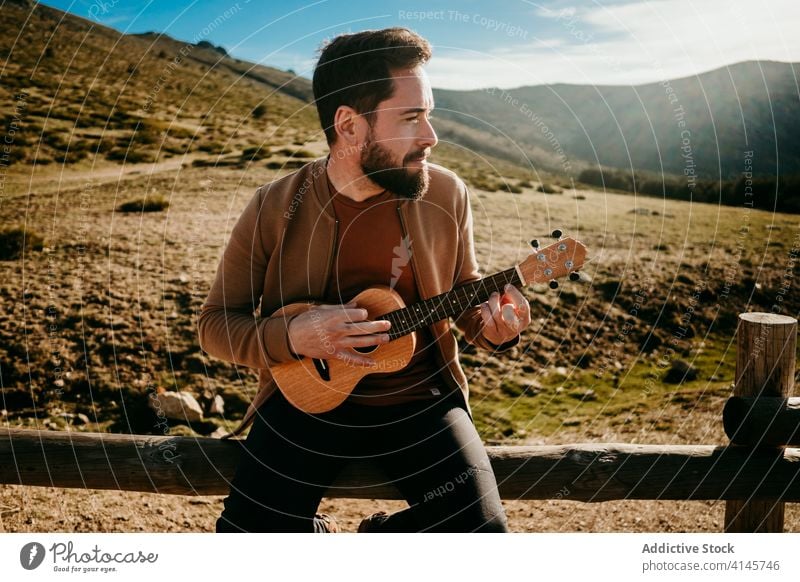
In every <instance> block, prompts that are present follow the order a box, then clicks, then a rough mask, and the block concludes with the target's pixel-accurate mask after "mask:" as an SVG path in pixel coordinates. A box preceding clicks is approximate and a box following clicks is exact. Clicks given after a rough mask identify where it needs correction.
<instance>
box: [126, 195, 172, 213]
mask: <svg viewBox="0 0 800 582" xmlns="http://www.w3.org/2000/svg"><path fill="white" fill-rule="evenodd" d="M167 208H169V200H167V199H166V198H164V197H163V196H161V195H156V196H148V197H146V198H139V199H137V200H129V201H128V202H123V203H122V204H120V205H119V206H117V212H161V211H162V210H165V209H167Z"/></svg>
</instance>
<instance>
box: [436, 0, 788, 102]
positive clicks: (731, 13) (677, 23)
mask: <svg viewBox="0 0 800 582" xmlns="http://www.w3.org/2000/svg"><path fill="white" fill-rule="evenodd" d="M754 6H756V4H755V3H751V2H739V1H736V2H734V1H731V0H703V1H700V0H695V1H691V0H646V1H644V2H628V3H619V4H607V3H606V4H604V5H601V4H599V3H593V4H592V5H590V6H581V7H575V6H572V5H564V6H563V7H560V8H553V9H544V8H542V9H539V10H537V11H535V16H536V17H538V18H546V19H547V21H548V26H547V35H548V36H547V37H546V38H532V39H530V41H531V42H529V43H526V44H522V45H517V46H515V47H513V50H509V48H508V47H506V48H505V49H502V50H500V49H498V50H492V51H490V52H484V53H475V52H472V51H468V50H457V49H449V50H447V51H443V52H440V53H437V54H436V56H435V57H434V59H433V60H432V61H431V63H430V65H429V73H430V75H431V81H432V83H433V85H434V86H435V87H443V88H458V89H468V88H479V87H487V86H498V87H504V88H508V87H516V86H520V85H534V84H541V83H555V82H570V83H589V84H638V83H646V82H653V81H658V80H661V79H665V78H676V77H684V76H689V75H693V74H697V73H700V72H704V71H707V70H711V69H715V68H718V67H721V66H724V65H728V64H732V63H735V62H739V61H746V60H777V61H790V62H792V61H800V43H797V42H795V41H794V37H795V35H796V31H797V30H800V10H797V7H796V0H775V1H774V2H769V3H766V2H765V3H759V4H758V9H756V8H754ZM554 25H555V28H554ZM464 71H469V74H468V75H465V74H464Z"/></svg>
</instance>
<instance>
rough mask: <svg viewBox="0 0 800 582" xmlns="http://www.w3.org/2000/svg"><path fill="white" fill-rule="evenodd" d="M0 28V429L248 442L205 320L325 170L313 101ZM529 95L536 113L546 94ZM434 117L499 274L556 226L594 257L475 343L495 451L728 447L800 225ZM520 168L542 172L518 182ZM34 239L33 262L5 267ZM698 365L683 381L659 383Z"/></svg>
mask: <svg viewBox="0 0 800 582" xmlns="http://www.w3.org/2000/svg"><path fill="white" fill-rule="evenodd" d="M0 14H1V15H2V18H1V19H0V30H2V32H3V34H2V36H1V37H0V58H2V59H3V68H2V73H1V74H0V98H1V99H3V100H4V103H6V109H5V127H4V130H5V134H4V135H6V136H10V137H12V138H13V139H12V140H11V141H12V143H11V144H10V145H9V148H8V150H7V159H4V164H3V165H2V172H3V174H2V176H1V177H2V180H3V181H2V186H3V190H2V197H1V198H0V225H2V227H6V226H7V225H9V226H13V225H17V224H18V225H19V227H20V229H19V230H11V231H8V232H5V233H3V234H4V236H3V238H0V250H1V251H2V257H0V301H1V302H2V305H3V307H4V310H3V313H2V314H1V315H0V387H1V389H2V405H1V406H0V408H2V409H3V410H5V411H6V412H5V415H4V419H7V420H8V422H9V423H11V424H15V425H22V426H33V425H37V424H39V423H41V422H42V420H41V419H42V418H46V419H47V420H48V423H49V424H48V426H53V427H64V426H65V424H68V423H69V422H71V421H69V420H65V418H66V417H65V415H64V413H65V412H68V413H70V414H73V413H80V414H85V415H86V416H87V417H88V419H89V421H90V423H89V424H88V425H86V424H84V425H82V427H83V428H78V430H84V429H86V428H87V427H88V428H90V429H95V430H98V429H99V430H114V431H121V432H152V431H158V430H161V429H160V427H159V426H158V425H157V424H156V423H155V422H154V415H153V412H152V411H151V410H149V409H148V408H147V406H146V402H147V397H148V394H150V392H151V390H152V389H155V388H158V387H160V388H166V389H173V390H174V389H180V390H187V391H192V392H194V393H196V394H197V395H198V396H199V397H201V400H203V402H206V403H208V402H210V399H211V398H212V397H213V396H214V395H216V394H219V395H222V396H223V397H224V399H225V402H226V416H225V417H224V418H222V417H219V416H216V417H213V418H210V419H209V420H208V421H207V422H203V423H201V424H197V425H193V426H187V425H186V424H185V423H184V424H181V423H173V425H172V426H170V427H168V430H169V431H170V433H171V434H178V433H180V432H184V433H186V434H195V433H200V434H208V433H210V432H212V431H213V430H214V429H215V428H216V427H217V426H218V425H221V424H226V423H235V421H236V419H237V418H238V417H239V416H240V415H241V413H242V412H243V410H244V407H245V406H246V403H247V399H248V397H249V396H250V395H251V394H252V391H253V389H254V387H255V377H254V374H253V372H252V371H251V370H245V369H241V368H237V367H236V366H233V365H230V364H227V363H225V362H220V361H216V360H212V359H209V358H207V357H206V356H205V355H204V354H202V352H201V350H200V348H199V346H198V343H197V337H196V319H195V318H196V314H197V310H198V307H199V305H200V304H201V303H202V301H203V299H204V298H205V295H206V293H207V290H208V287H209V285H210V283H211V280H212V278H213V274H214V270H215V269H216V265H217V261H218V257H219V253H220V251H221V249H222V246H223V244H224V241H225V240H226V236H227V235H228V233H229V232H230V229H231V227H232V225H233V222H234V221H235V219H236V217H237V216H238V214H239V213H240V212H241V209H242V208H243V206H244V204H245V203H246V201H247V200H248V199H249V198H250V197H251V196H252V193H253V191H254V189H255V188H256V187H257V186H259V185H261V184H263V183H265V182H268V181H270V180H272V179H274V178H275V177H277V176H279V175H281V174H283V173H285V172H286V171H290V170H291V169H292V168H294V167H296V166H298V165H300V164H303V163H305V162H306V160H308V159H309V158H311V157H313V156H316V155H320V154H322V153H324V152H325V146H324V143H323V141H322V135H321V131H320V130H319V128H318V122H317V117H316V112H315V111H314V109H313V107H311V106H310V105H309V102H308V100H309V93H308V82H307V81H306V80H303V79H295V78H294V76H293V75H292V74H290V73H288V72H285V71H278V70H276V69H271V68H269V67H261V66H256V65H251V64H249V63H245V62H241V61H237V60H236V59H233V58H231V57H230V56H228V55H227V54H226V53H225V50H224V48H220V47H216V46H214V45H213V44H212V43H211V42H210V41H208V40H207V39H198V40H197V42H196V43H190V44H186V43H184V42H181V41H177V40H175V39H171V38H169V37H166V36H163V35H159V34H143V35H122V34H120V33H118V32H116V31H113V30H111V29H108V28H105V27H101V26H97V25H95V24H93V23H90V22H88V21H86V20H83V19H81V18H77V17H75V16H71V15H65V14H64V13H62V12H59V11H57V10H53V9H50V8H47V7H45V6H41V5H36V6H35V7H31V6H30V5H28V4H27V3H24V2H14V3H8V2H6V3H5V4H3V5H2V8H0ZM776 70H777V69H776ZM673 87H675V88H676V91H678V90H680V91H683V93H680V95H682V97H681V99H682V100H684V99H686V97H683V96H686V95H689V93H688V92H687V91H688V90H685V89H683V88H682V85H679V84H678V83H677V82H676V83H675V84H674V85H673ZM651 89H652V91H655V90H656V89H657V90H658V91H661V92H662V93H663V91H664V88H663V87H660V86H656V88H651ZM539 90H545V89H536V91H539ZM520 91H522V93H520V96H524V97H525V99H529V100H530V102H531V104H533V103H534V102H538V101H535V100H534V99H533V97H535V96H536V95H537V93H536V92H535V91H534V89H531V91H534V92H533V93H531V94H530V95H528V94H527V93H524V90H520ZM548 91H549V90H548ZM603 91H608V92H609V95H611V94H613V93H614V91H616V89H614V90H613V91H612V88H607V89H603ZM620 91H622V92H623V93H624V90H623V89H620ZM473 93H474V94H473ZM591 95H592V93H591V92H589V93H584V97H586V99H587V100H588V101H590V102H596V99H594V100H593V99H588V96H591ZM653 95H654V96H653V98H654V99H655V95H656V94H655V93H654V94H653ZM447 97H450V98H452V99H456V97H458V99H462V100H463V102H462V101H459V100H458V99H456V102H454V103H451V104H450V107H449V108H450V109H458V108H459V107H461V108H463V110H465V111H466V110H467V106H469V107H473V106H475V103H480V104H481V107H483V108H484V109H481V110H478V111H477V112H476V114H479V115H485V116H486V119H487V120H489V121H491V118H490V117H489V116H490V115H494V116H496V117H497V121H498V123H506V124H507V125H506V126H505V127H506V129H507V133H509V135H512V133H511V132H512V131H517V130H518V131H522V130H523V129H526V127H525V124H523V123H520V122H519V121H517V122H516V123H513V120H514V119H515V118H514V117H513V116H510V117H509V116H505V117H504V116H503V113H504V112H506V110H505V109H504V107H506V106H510V103H509V104H505V105H504V104H503V102H502V101H501V102H500V103H498V101H497V99H498V96H497V95H494V96H491V95H488V94H483V93H479V92H472V93H464V94H459V95H455V93H445V92H439V94H438V96H437V101H438V103H437V106H438V108H441V109H448V104H447V99H446V98H447ZM473 97H474V98H475V100H472V98H473ZM628 98H630V97H628ZM660 98H661V99H663V100H664V101H665V102H666V99H665V95H664V94H661V95H660ZM571 99H573V103H574V106H575V108H576V109H577V108H579V106H583V107H589V106H590V105H591V103H585V102H584V100H582V99H581V98H578V97H575V98H571ZM620 99H622V98H621V97H620ZM526 102H527V101H526ZM542 103H543V104H546V103H547V102H546V100H542ZM492 104H494V106H492ZM686 105H688V103H686ZM618 106H619V107H621V105H618ZM517 107H519V105H518V106H517ZM506 113H507V112H506ZM789 113H790V116H789V117H791V115H794V113H792V112H789ZM662 114H663V112H662ZM559 115H561V116H562V117H563V115H564V114H563V111H562V112H560V113H559ZM582 115H586V116H589V114H588V112H587V113H585V114H582ZM448 116H449V117H448ZM439 117H440V120H439V121H437V128H438V129H439V131H440V135H441V136H442V137H443V143H442V144H440V145H439V146H437V148H435V150H434V160H435V161H437V162H440V163H442V164H444V165H445V166H448V167H451V168H452V169H454V170H455V171H457V172H458V173H459V174H461V175H462V176H463V177H464V178H465V179H467V180H468V181H469V182H470V184H471V185H472V193H473V198H472V202H473V207H474V209H475V216H476V225H475V239H476V241H475V242H476V248H477V250H478V253H479V258H480V261H481V264H482V265H483V267H484V270H485V271H486V272H492V271H493V270H499V269H505V268H508V267H509V266H511V265H512V264H514V263H515V262H519V261H521V260H522V259H523V258H524V256H525V254H526V253H527V250H528V247H527V242H528V240H529V239H530V238H533V237H537V236H538V237H542V236H543V235H544V234H546V233H548V232H550V231H551V230H552V229H553V228H555V227H559V228H562V229H563V230H564V231H565V232H566V233H568V234H574V235H576V236H578V237H579V238H581V239H583V240H584V241H585V242H586V243H587V244H588V245H589V246H590V248H591V254H592V257H593V262H592V263H590V265H589V266H588V267H587V274H588V281H587V284H586V285H584V286H576V285H564V286H563V287H562V288H560V289H559V290H558V291H557V292H551V291H549V290H548V289H546V288H533V289H528V290H526V293H527V295H528V297H529V298H530V300H531V307H532V310H533V313H534V323H533V325H532V327H531V328H530V329H529V330H528V331H526V333H525V336H524V341H523V343H522V345H521V347H519V348H517V349H515V350H514V351H513V352H512V353H511V354H509V355H508V356H503V357H495V356H493V355H490V354H486V353H478V352H476V351H475V350H474V349H472V348H471V347H470V346H466V345H462V348H463V354H462V356H461V357H462V361H463V363H464V365H465V366H466V367H467V368H468V371H469V375H470V381H471V385H472V387H473V394H474V398H473V407H474V410H475V411H476V421H477V423H478V425H479V429H480V430H481V434H482V435H483V436H484V438H486V439H487V440H523V439H534V440H535V439H544V438H546V439H548V441H550V442H552V441H553V440H557V439H559V438H566V437H565V435H569V436H570V437H574V436H575V435H576V431H581V434H583V438H584V439H592V438H605V437H606V436H608V435H609V434H614V435H621V438H624V439H625V440H630V438H631V437H632V435H633V436H634V437H636V435H639V436H638V437H636V438H639V437H641V438H642V440H652V439H653V438H658V435H659V434H660V433H659V431H664V432H666V433H668V434H669V435H678V436H677V437H676V438H680V439H683V440H682V441H681V442H690V441H692V440H694V441H695V442H699V441H702V442H716V441H718V440H719V439H720V438H721V428H720V426H719V420H718V414H719V405H720V403H721V402H722V400H723V399H724V397H725V395H727V393H728V391H729V387H730V382H731V381H732V369H731V361H732V356H733V354H732V351H731V344H730V340H731V338H732V336H733V333H734V330H735V321H736V314H737V313H738V312H741V311H746V310H770V309H772V306H773V305H774V304H775V301H776V299H775V298H776V297H777V296H778V294H780V292H781V289H782V288H783V287H782V286H784V285H785V284H786V283H785V281H787V280H789V281H791V280H794V279H795V274H796V271H797V264H798V263H797V261H796V258H797V254H798V250H797V249H798V241H799V240H800V239H798V236H799V235H798V233H797V221H796V218H795V217H792V216H789V215H784V214H779V213H776V214H772V213H767V212H761V211H758V210H749V209H747V208H744V207H740V208H719V207H717V206H712V205H695V204H691V203H687V202H681V201H672V200H663V199H662V200H656V199H653V198H648V199H642V198H640V197H635V196H630V195H622V194H615V193H610V192H607V191H602V190H601V189H598V188H591V187H583V186H581V185H578V186H577V187H575V188H574V187H573V183H572V181H571V179H570V178H571V177H570V176H569V175H568V172H566V173H565V172H564V168H563V167H562V168H560V166H561V164H562V162H563V158H562V157H561V154H559V153H558V152H557V151H554V150H553V147H552V144H551V143H550V142H547V141H546V142H544V143H543V142H541V140H539V141H537V140H536V139H531V144H530V145H529V146H524V147H522V148H521V150H515V149H513V147H512V146H509V142H508V140H507V138H503V137H498V136H495V137H491V136H489V137H486V136H487V134H486V133H485V131H484V130H485V127H483V126H478V125H476V124H475V123H473V124H472V125H470V124H468V123H466V122H465V121H464V119H457V118H456V114H455V113H453V112H450V113H449V114H448V113H447V112H440V113H439ZM441 117H444V119H441ZM462 117H463V115H462ZM589 117H591V116H589ZM734 117H735V116H734ZM789 117H787V119H789ZM559 119H562V118H559ZM580 119H581V120H584V118H583V117H580ZM667 119H668V118H665V119H664V123H667ZM726 119H727V118H726ZM563 120H564V123H565V124H566V122H567V118H566V117H563ZM586 121H587V123H588V121H590V120H589V119H588V118H587V119H586ZM722 121H724V120H717V119H716V117H715V122H719V123H721V122H722ZM728 121H731V120H728ZM733 121H735V120H733ZM598 123H599V122H598ZM787 124H788V122H787ZM559 125H560V121H559V122H558V123H554V124H553V128H554V132H555V128H557V127H558V126H559ZM601 125H602V124H601ZM662 125H663V124H662ZM516 126H518V127H516ZM787 126H788V127H790V124H788V125H787ZM498 127H501V126H500V125H498ZM631 127H633V126H631ZM692 127H694V126H692ZM559 131H561V130H559ZM631 131H633V130H631ZM781 131H783V129H781ZM540 133H541V130H540ZM612 133H613V132H612ZM748 135H754V134H748ZM782 135H783V133H779V137H780V136H782ZM545 139H546V138H545ZM608 139H611V137H609V138H608ZM665 139H667V137H665ZM699 139H700V138H699V137H698V140H699ZM780 139H783V138H782V137H780ZM448 140H449V143H448ZM504 140H505V141H504ZM565 143H568V142H565ZM570 143H571V142H570ZM643 143H644V142H643ZM693 143H694V142H693ZM783 143H784V142H781V144H783ZM641 147H643V148H644V147H645V145H642V146H641ZM781 147H783V145H781ZM609 148H610V149H612V150H613V149H614V147H611V146H609ZM514 151H516V152H520V151H522V153H523V154H528V153H530V154H531V155H534V158H535V159H534V163H532V164H525V163H513V159H514V156H515V155H516V154H514V155H509V152H512V153H513V152H514ZM779 151H780V152H782V151H783V150H779ZM793 151H794V152H795V153H796V149H795V150H793ZM699 153H700V150H698V155H699ZM612 154H613V152H610V151H609V152H608V153H604V155H608V156H611V155H612ZM758 155H759V156H761V155H762V154H761V150H759V154H758ZM764 155H766V154H764ZM781 155H782V157H781V160H784V159H785V158H788V159H789V160H790V161H791V156H790V155H787V156H784V155H783V154H781ZM536 156H539V157H536ZM571 156H572V154H569V156H568V159H570V160H572V159H573V158H572V157H571ZM764 159H766V158H765V157H756V158H755V160H757V162H754V164H756V163H758V164H760V163H761V160H764ZM537 160H540V161H537ZM541 160H543V161H541ZM726 160H727V158H726ZM609 161H614V160H613V158H609ZM726 163H727V161H726ZM731 163H733V162H731ZM543 167H545V168H550V169H551V170H550V171H549V172H543V171H542V168H543ZM576 168H577V164H576ZM123 208H128V209H131V208H133V209H134V211H133V212H120V210H121V209H123ZM137 208H138V209H139V210H138V211H137V210H136V209H137ZM145 209H148V210H155V211H153V212H144V210H145ZM743 225H746V226H747V228H746V229H743V228H742V227H743ZM21 232H25V233H26V234H25V236H26V242H27V243H28V246H27V248H25V249H24V250H22V249H19V248H18V249H16V251H18V252H11V251H14V249H13V248H12V247H13V243H14V241H16V242H19V240H20V238H19V237H20V236H21V235H20V233H21ZM4 245H5V246H4ZM799 301H800V299H798V297H797V294H796V293H789V294H787V295H786V297H785V301H784V302H783V303H782V307H781V309H782V313H788V314H792V315H795V316H796V315H797V313H798V311H799V308H800V302H799ZM637 305H638V307H637ZM632 311H633V312H632ZM687 314H689V319H690V321H689V322H688V327H687V323H686V317H687ZM681 329H687V330H689V331H685V332H680V333H681V337H680V338H676V334H677V333H678V332H679V330H681ZM673 340H675V341H676V342H677V344H678V345H677V349H676V350H675V352H674V354H673V355H671V356H670V357H668V358H666V359H665V352H666V349H665V346H666V345H668V344H669V345H672V344H671V342H672V341H673ZM692 367H693V368H695V371H694V373H693V374H689V376H692V378H693V379H689V376H686V378H679V379H678V380H679V382H678V383H676V384H671V383H670V382H668V381H667V380H668V379H669V378H670V377H671V376H669V375H670V374H672V375H673V376H674V374H679V373H680V370H682V369H683V370H686V371H688V370H689V369H690V368H692ZM674 370H678V371H677V372H675V371H674ZM683 380H685V381H683ZM648 382H650V383H651V384H652V385H653V388H652V389H650V390H649V391H648V392H647V393H643V391H642V386H645V385H647V383H648ZM687 423H688V424H687ZM709 427H712V428H709ZM704 428H705V429H708V430H706V432H702V431H703V430H704Z"/></svg>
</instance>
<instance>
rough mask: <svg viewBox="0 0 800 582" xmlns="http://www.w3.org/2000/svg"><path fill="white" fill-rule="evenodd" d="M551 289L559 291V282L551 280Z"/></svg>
mask: <svg viewBox="0 0 800 582" xmlns="http://www.w3.org/2000/svg"><path fill="white" fill-rule="evenodd" d="M550 289H558V281H556V280H555V279H551V280H550Z"/></svg>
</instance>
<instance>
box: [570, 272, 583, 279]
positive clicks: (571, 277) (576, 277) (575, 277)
mask: <svg viewBox="0 0 800 582" xmlns="http://www.w3.org/2000/svg"><path fill="white" fill-rule="evenodd" d="M580 278H581V274H580V273H578V272H577V271H572V272H571V273H570V274H569V280H570V281H579V280H580Z"/></svg>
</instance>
